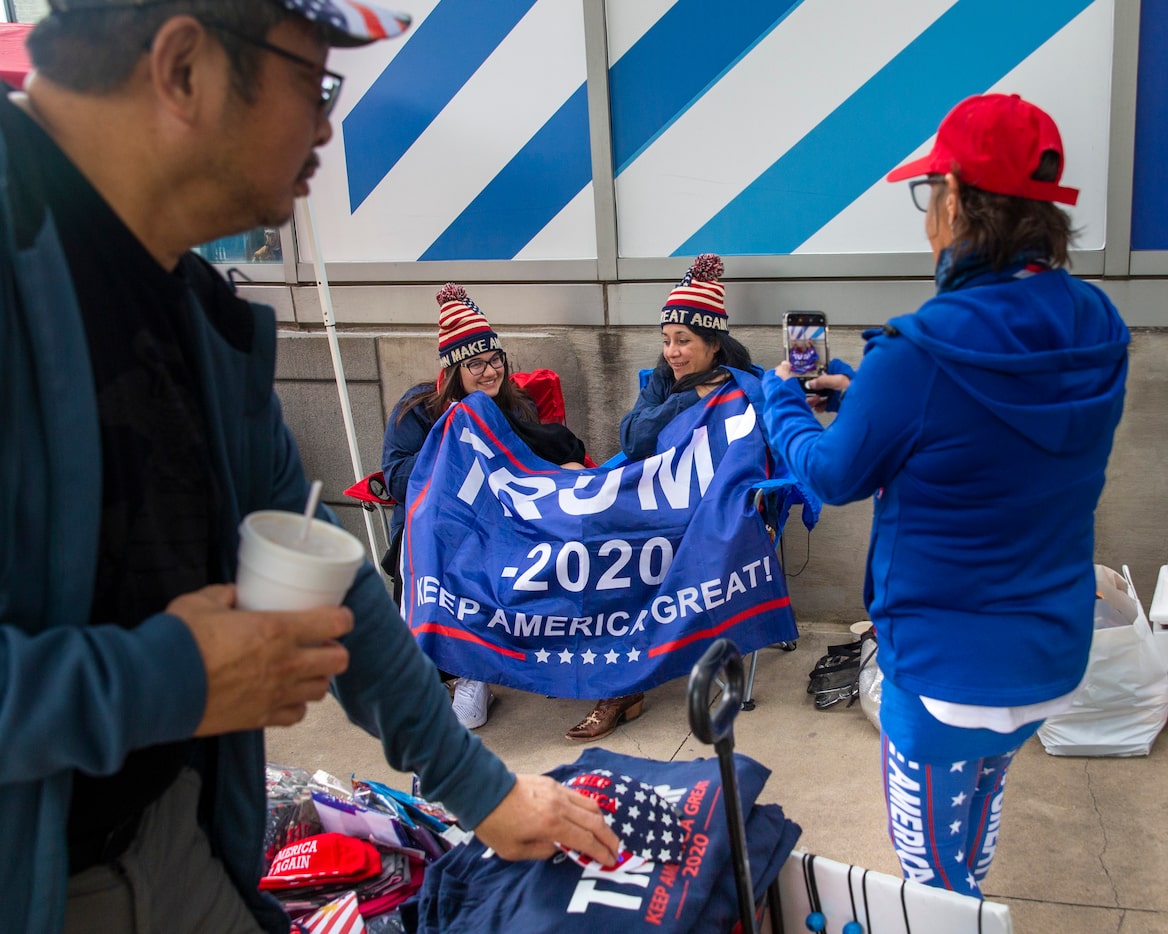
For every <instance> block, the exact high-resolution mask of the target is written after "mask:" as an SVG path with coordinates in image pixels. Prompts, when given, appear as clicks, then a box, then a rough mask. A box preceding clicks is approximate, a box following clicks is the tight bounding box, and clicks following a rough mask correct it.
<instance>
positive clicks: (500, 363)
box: [459, 350, 507, 376]
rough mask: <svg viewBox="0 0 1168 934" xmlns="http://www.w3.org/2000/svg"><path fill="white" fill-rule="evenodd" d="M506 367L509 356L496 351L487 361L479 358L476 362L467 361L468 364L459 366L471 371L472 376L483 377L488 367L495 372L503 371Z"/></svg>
mask: <svg viewBox="0 0 1168 934" xmlns="http://www.w3.org/2000/svg"><path fill="white" fill-rule="evenodd" d="M506 365H507V354H505V353H504V352H503V351H501V350H496V351H495V352H494V353H493V354H491V355H490V356H489V357H487V359H486V360H484V359H483V358H482V357H478V358H476V359H474V360H467V361H466V363H462V364H459V366H464V367H466V368H467V369H468V370H470V375H471V376H482V375H483V374H484V373H485V372H486V371H487V367H488V366H489V367H491V368H492V369H495V370H501V369H503V367H505V366H506Z"/></svg>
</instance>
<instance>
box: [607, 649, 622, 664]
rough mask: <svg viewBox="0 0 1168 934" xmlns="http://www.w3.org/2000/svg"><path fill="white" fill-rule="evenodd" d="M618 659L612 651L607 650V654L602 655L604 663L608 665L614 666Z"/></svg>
mask: <svg viewBox="0 0 1168 934" xmlns="http://www.w3.org/2000/svg"><path fill="white" fill-rule="evenodd" d="M618 658H620V656H619V655H618V654H617V653H616V651H615V650H614V649H609V650H608V651H607V652H605V653H604V660H605V661H606V662H608V663H609V664H610V665H615V664H616V660H617V659H618Z"/></svg>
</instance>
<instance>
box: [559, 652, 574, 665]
mask: <svg viewBox="0 0 1168 934" xmlns="http://www.w3.org/2000/svg"><path fill="white" fill-rule="evenodd" d="M559 655H560V664H561V665H566V664H568V662H570V661H571V660H572V658H573V657H574V656H575V653H574V652H569V651H568V650H567V649H564V651H562V652H560V653H559Z"/></svg>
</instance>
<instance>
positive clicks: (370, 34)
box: [49, 0, 410, 46]
mask: <svg viewBox="0 0 1168 934" xmlns="http://www.w3.org/2000/svg"><path fill="white" fill-rule="evenodd" d="M156 2H157V0H49V7H50V9H51V10H52V11H53V12H54V13H71V12H73V11H74V10H101V9H106V10H118V9H121V10H129V9H133V8H134V7H145V6H150V5H152V4H153V3H156ZM276 2H277V3H279V4H280V6H282V7H283V8H284V9H286V10H288V11H289V12H291V13H295V14H296V15H298V16H303V17H304V18H305V19H306V20H308V21H309V22H310V23H319V24H320V25H321V26H323V27H324V30H325V38H326V40H327V41H328V44H329V45H336V46H357V45H368V44H369V43H370V42H376V41H377V40H378V39H393V38H394V37H395V36H400V35H401V34H402V33H403V32H405V31H406V30H407V29H408V28H409V26H410V17H409V15H408V14H406V13H397V12H395V11H393V10H387V9H385V8H384V7H379V6H370V5H369V4H367V3H357V2H356V0H276Z"/></svg>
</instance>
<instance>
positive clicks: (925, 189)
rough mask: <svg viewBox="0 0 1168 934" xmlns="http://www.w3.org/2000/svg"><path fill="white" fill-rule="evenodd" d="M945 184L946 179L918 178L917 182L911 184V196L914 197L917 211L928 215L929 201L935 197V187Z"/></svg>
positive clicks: (909, 187) (909, 186) (909, 185)
mask: <svg viewBox="0 0 1168 934" xmlns="http://www.w3.org/2000/svg"><path fill="white" fill-rule="evenodd" d="M944 184H945V179H944V178H918V179H917V180H916V181H912V182H909V183H908V190H909V194H911V195H912V200H913V204H915V205H916V208H917V210H918V211H925V212H926V213H927V212H928V210H929V199H930V198H932V196H933V186H934V185H944Z"/></svg>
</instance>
